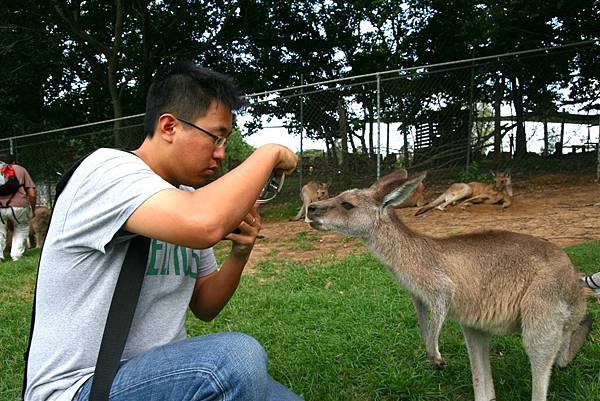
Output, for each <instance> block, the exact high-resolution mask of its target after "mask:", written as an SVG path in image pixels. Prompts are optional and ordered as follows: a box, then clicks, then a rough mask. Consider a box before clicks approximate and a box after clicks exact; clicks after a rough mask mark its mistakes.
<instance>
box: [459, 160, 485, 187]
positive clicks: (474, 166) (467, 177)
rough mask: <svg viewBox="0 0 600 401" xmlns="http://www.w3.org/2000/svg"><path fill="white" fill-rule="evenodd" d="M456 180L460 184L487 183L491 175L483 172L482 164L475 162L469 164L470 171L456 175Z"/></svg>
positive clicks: (462, 171)
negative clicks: (471, 182)
mask: <svg viewBox="0 0 600 401" xmlns="http://www.w3.org/2000/svg"><path fill="white" fill-rule="evenodd" d="M456 179H457V180H458V181H459V182H470V181H479V182H487V181H489V180H490V177H489V174H487V173H485V172H482V171H481V169H480V164H479V163H478V162H477V161H475V160H473V161H471V163H470V164H469V169H468V170H467V169H462V170H459V171H458V172H457V173H456Z"/></svg>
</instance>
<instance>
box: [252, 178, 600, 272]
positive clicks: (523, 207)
mask: <svg viewBox="0 0 600 401" xmlns="http://www.w3.org/2000/svg"><path fill="white" fill-rule="evenodd" d="M446 187H447V186H446V185H439V186H435V187H431V188H428V190H427V198H428V199H433V198H435V197H436V196H437V195H439V194H440V193H441V192H443V191H444V190H445V188H446ZM513 187H514V195H515V196H514V200H513V205H512V206H511V207H510V208H507V209H504V210H501V209H500V208H499V206H497V205H474V206H470V207H468V208H466V209H461V208H459V207H448V208H447V209H446V211H444V212H441V211H438V210H432V211H429V212H427V213H425V214H424V215H422V216H419V217H415V216H413V213H414V212H415V210H416V208H407V209H401V210H399V211H398V213H399V215H400V216H401V217H402V219H403V221H404V222H405V224H406V225H408V226H409V227H411V228H413V229H415V230H417V231H419V232H422V233H426V234H429V235H433V236H446V235H451V234H459V233H466V232H471V231H475V230H478V229H491V228H498V229H505V230H511V231H516V232H521V233H527V234H532V235H536V236H539V237H543V238H546V239H548V240H550V241H552V242H553V243H555V244H557V245H559V246H561V247H564V246H568V245H573V244H577V243H581V242H586V241H590V240H595V239H600V204H599V202H600V184H598V183H596V182H594V180H593V179H591V178H582V177H580V178H573V177H568V176H561V175H545V176H540V177H536V178H533V179H528V180H526V181H525V180H523V181H521V182H519V181H518V180H515V179H514V178H513ZM261 234H262V235H264V237H265V238H264V239H262V240H258V241H257V243H256V245H255V248H254V251H253V253H252V256H251V258H250V261H249V265H248V267H247V271H249V272H252V267H253V266H254V265H255V264H256V263H258V262H259V261H261V260H262V259H265V258H271V257H276V258H277V259H284V260H294V261H312V262H314V261H318V260H331V259H332V258H333V259H339V258H342V257H344V256H346V255H347V254H349V253H351V252H361V251H363V250H364V249H365V248H364V246H363V245H362V243H361V242H360V241H357V240H355V239H351V238H346V237H344V236H342V235H339V234H335V233H323V232H318V231H316V230H313V229H312V228H311V227H310V226H309V225H308V224H306V223H304V222H303V221H299V222H289V221H268V220H267V221H263V229H262V231H261ZM290 238H295V239H294V240H290ZM299 238H300V240H298V239H299Z"/></svg>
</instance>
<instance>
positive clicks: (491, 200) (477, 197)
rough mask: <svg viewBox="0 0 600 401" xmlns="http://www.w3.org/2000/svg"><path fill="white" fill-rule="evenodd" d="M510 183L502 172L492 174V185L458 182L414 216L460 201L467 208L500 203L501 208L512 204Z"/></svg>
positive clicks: (508, 178) (507, 175)
mask: <svg viewBox="0 0 600 401" xmlns="http://www.w3.org/2000/svg"><path fill="white" fill-rule="evenodd" d="M512 196H513V192H512V181H511V178H510V174H508V173H503V172H499V171H497V172H495V173H494V184H482V183H480V182H476V181H475V182H469V183H468V184H465V183H464V182H458V183H455V184H452V185H450V187H449V188H448V189H447V190H446V191H445V192H444V193H443V194H441V195H440V196H439V197H438V198H437V199H435V200H434V201H431V202H429V203H428V204H427V205H425V206H423V207H422V208H421V209H419V210H417V212H416V213H415V216H418V215H420V214H423V213H425V212H427V211H428V210H431V209H433V208H434V207H435V208H437V209H439V210H444V208H445V207H446V206H448V205H450V204H456V203H457V202H458V201H460V200H461V199H462V200H463V201H462V202H461V205H463V206H467V205H470V204H473V203H488V204H496V203H502V208H507V207H509V206H510V205H511V204H512Z"/></svg>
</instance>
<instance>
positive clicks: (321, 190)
mask: <svg viewBox="0 0 600 401" xmlns="http://www.w3.org/2000/svg"><path fill="white" fill-rule="evenodd" d="M327 198H329V183H327V182H321V183H319V186H318V188H317V200H324V199H327Z"/></svg>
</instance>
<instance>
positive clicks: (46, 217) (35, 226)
mask: <svg viewBox="0 0 600 401" xmlns="http://www.w3.org/2000/svg"><path fill="white" fill-rule="evenodd" d="M51 214H52V211H51V210H50V209H48V208H47V207H45V206H38V207H36V208H35V216H34V217H33V218H32V219H31V220H29V232H30V236H31V235H32V234H33V235H34V236H35V238H34V239H35V246H36V248H41V247H43V246H44V241H45V240H46V234H47V233H48V225H49V224H50V215H51Z"/></svg>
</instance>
